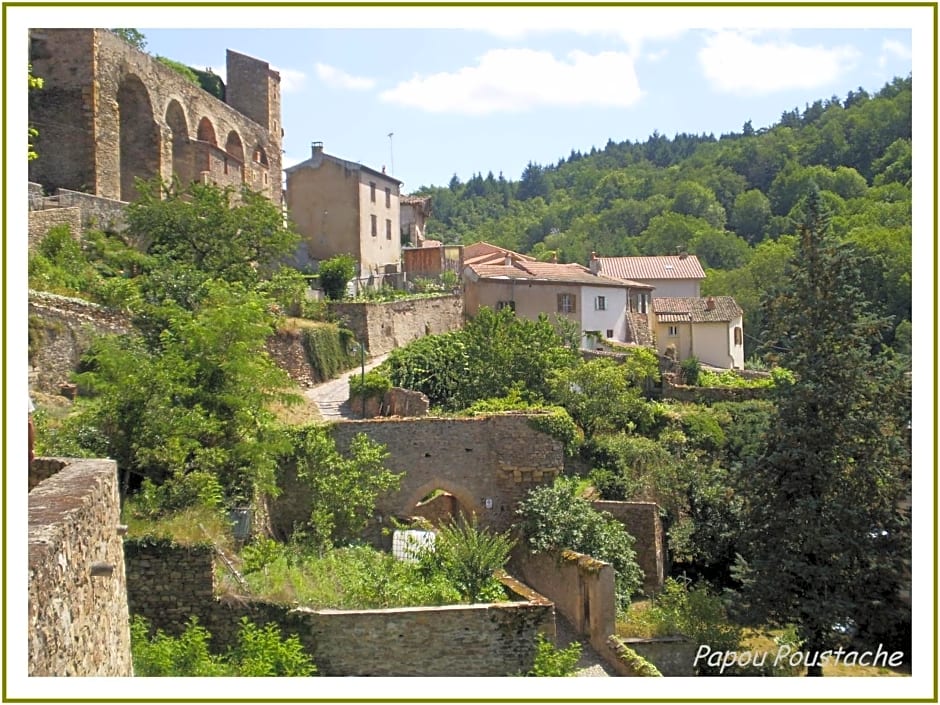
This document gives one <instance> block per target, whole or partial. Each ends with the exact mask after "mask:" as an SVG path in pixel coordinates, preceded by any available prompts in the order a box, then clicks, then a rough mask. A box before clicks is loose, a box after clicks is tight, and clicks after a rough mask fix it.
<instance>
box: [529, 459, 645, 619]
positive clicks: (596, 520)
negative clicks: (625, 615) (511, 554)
mask: <svg viewBox="0 0 940 705" xmlns="http://www.w3.org/2000/svg"><path fill="white" fill-rule="evenodd" d="M575 488H576V484H575V483H574V482H573V481H572V480H571V479H570V478H565V477H559V478H557V479H556V480H555V483H554V484H553V485H542V486H540V487H536V488H534V489H532V490H529V492H528V494H527V495H526V497H525V499H524V500H523V501H522V502H520V503H519V509H518V511H517V514H518V515H519V528H520V529H521V530H522V533H523V535H524V536H525V541H526V546H527V547H528V548H529V550H531V551H533V552H538V551H562V550H565V549H568V550H572V551H577V552H579V553H585V554H587V555H589V556H591V557H592V558H596V559H597V560H601V561H605V562H607V563H610V564H611V565H612V566H613V568H614V571H615V572H616V577H615V584H616V588H615V591H616V595H617V605H618V608H619V609H621V610H624V609H626V608H627V607H628V606H629V605H630V598H631V597H632V596H633V594H635V593H636V592H638V591H639V589H640V587H641V585H642V582H643V573H642V571H641V570H640V568H639V566H637V564H636V554H635V553H634V551H633V543H634V540H633V537H632V536H630V534H628V533H627V531H626V529H624V528H623V524H621V523H620V522H618V521H617V520H616V519H614V518H613V517H611V516H610V515H609V514H607V513H606V512H599V511H597V510H596V509H594V507H592V506H591V503H590V502H588V501H587V500H586V499H584V498H583V497H579V496H577V495H576V494H575Z"/></svg>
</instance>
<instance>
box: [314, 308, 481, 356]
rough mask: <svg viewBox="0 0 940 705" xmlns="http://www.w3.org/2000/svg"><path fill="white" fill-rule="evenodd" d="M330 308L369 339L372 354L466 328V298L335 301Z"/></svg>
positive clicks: (354, 329)
mask: <svg viewBox="0 0 940 705" xmlns="http://www.w3.org/2000/svg"><path fill="white" fill-rule="evenodd" d="M330 311H331V312H332V313H333V314H334V315H336V316H337V317H338V318H339V319H340V320H342V321H343V322H344V325H345V327H347V328H349V329H350V330H352V331H353V332H354V333H355V334H356V340H360V341H363V342H365V345H366V349H367V350H368V351H369V354H371V355H382V354H384V353H387V352H389V351H391V350H394V349H395V348H400V347H403V346H405V345H407V344H408V343H410V342H411V341H413V340H416V339H417V338H420V337H422V336H424V335H429V334H434V333H446V332H448V331H452V330H458V329H460V328H462V327H463V322H464V318H463V299H462V298H461V297H460V296H438V297H433V298H428V299H411V300H407V301H390V302H388V303H331V304H330Z"/></svg>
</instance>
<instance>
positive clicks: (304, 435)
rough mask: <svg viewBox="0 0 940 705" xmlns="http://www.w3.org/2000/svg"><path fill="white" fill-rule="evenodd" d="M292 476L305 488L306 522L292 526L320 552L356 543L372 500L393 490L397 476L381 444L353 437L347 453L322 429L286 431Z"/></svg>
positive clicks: (311, 428) (369, 515)
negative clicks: (307, 501) (294, 472)
mask: <svg viewBox="0 0 940 705" xmlns="http://www.w3.org/2000/svg"><path fill="white" fill-rule="evenodd" d="M287 434H288V437H289V439H290V447H291V450H290V452H289V453H288V454H286V457H283V458H282V461H292V462H294V463H295V464H296V467H297V476H298V478H299V479H300V480H301V481H302V482H304V483H305V484H306V485H307V486H308V487H309V488H310V495H311V506H310V516H309V519H308V520H307V522H306V523H305V524H304V525H303V526H301V527H298V528H299V531H300V532H302V533H303V535H304V536H305V538H306V540H307V541H308V542H309V544H310V546H311V547H312V548H313V549H314V550H316V551H318V552H321V553H322V552H323V551H326V550H328V549H329V548H332V547H333V546H341V545H346V544H349V543H351V542H352V541H354V540H356V539H357V538H358V537H359V536H360V534H361V533H362V530H363V529H364V528H365V527H366V526H367V525H368V522H369V520H370V519H371V517H372V514H373V513H374V511H375V500H376V498H377V497H378V496H379V495H380V494H383V493H385V492H389V491H392V490H395V489H397V488H398V484H399V482H400V481H401V475H396V474H394V473H393V472H391V471H390V470H388V469H387V468H386V467H385V465H384V463H385V459H386V458H387V457H388V452H387V451H386V450H385V446H383V445H381V444H378V443H374V442H372V441H371V440H369V437H368V436H366V435H365V434H362V433H360V434H357V435H356V436H355V437H354V438H353V440H352V442H351V443H350V446H349V452H348V454H347V455H345V456H344V455H343V454H341V453H340V452H339V450H338V449H337V448H336V442H335V441H334V439H333V436H332V435H331V434H330V431H329V428H328V427H325V426H304V427H301V428H297V429H291V430H289V431H288V432H287Z"/></svg>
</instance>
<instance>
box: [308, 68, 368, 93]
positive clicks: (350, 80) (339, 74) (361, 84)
mask: <svg viewBox="0 0 940 705" xmlns="http://www.w3.org/2000/svg"><path fill="white" fill-rule="evenodd" d="M316 68H317V76H319V78H320V80H321V81H323V82H324V83H325V84H327V85H328V86H333V87H334V88H346V89H348V90H351V91H367V90H369V89H370V88H372V87H373V86H374V85H375V81H374V80H373V79H371V78H365V77H363V76H353V75H351V74H348V73H346V72H345V71H343V70H341V69H338V68H336V67H335V66H329V65H327V64H320V63H318V64H317V65H316Z"/></svg>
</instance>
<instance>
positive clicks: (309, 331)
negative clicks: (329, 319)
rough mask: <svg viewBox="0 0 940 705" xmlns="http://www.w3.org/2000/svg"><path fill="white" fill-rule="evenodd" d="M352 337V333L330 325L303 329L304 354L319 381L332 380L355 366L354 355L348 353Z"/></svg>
mask: <svg viewBox="0 0 940 705" xmlns="http://www.w3.org/2000/svg"><path fill="white" fill-rule="evenodd" d="M352 337H353V334H352V331H348V330H346V329H344V328H339V327H337V326H336V325H334V324H332V323H324V324H322V325H317V326H310V327H304V328H303V333H302V334H301V341H302V343H303V346H304V352H305V353H306V355H307V361H308V362H309V363H310V366H311V367H313V369H314V370H315V371H316V373H317V375H318V376H319V377H320V379H322V380H324V381H325V380H329V379H333V378H334V377H335V376H336V375H337V374H338V373H339V372H342V371H343V370H348V369H349V368H350V367H353V366H354V365H355V364H356V362H357V359H356V355H354V354H351V353H350V348H351V347H352V345H351V343H352Z"/></svg>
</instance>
